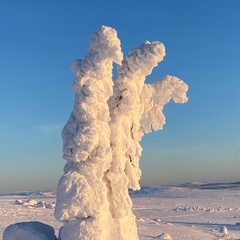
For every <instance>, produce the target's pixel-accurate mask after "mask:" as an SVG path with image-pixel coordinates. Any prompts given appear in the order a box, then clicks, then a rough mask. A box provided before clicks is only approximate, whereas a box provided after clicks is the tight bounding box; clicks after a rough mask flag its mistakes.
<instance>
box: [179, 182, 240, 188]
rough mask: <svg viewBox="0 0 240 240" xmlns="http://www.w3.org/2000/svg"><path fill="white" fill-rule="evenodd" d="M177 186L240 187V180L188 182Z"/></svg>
mask: <svg viewBox="0 0 240 240" xmlns="http://www.w3.org/2000/svg"><path fill="white" fill-rule="evenodd" d="M179 187H185V188H195V189H224V188H240V182H230V183H218V182H217V183H202V182H190V183H184V184H181V185H179Z"/></svg>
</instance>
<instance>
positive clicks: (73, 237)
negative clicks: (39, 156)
mask: <svg viewBox="0 0 240 240" xmlns="http://www.w3.org/2000/svg"><path fill="white" fill-rule="evenodd" d="M164 56H165V48H164V45H163V44H162V43H160V42H149V41H146V42H145V43H143V44H142V45H141V46H140V47H139V48H136V49H133V50H131V51H130V53H129V55H128V56H127V57H126V58H125V59H123V53H122V52H121V47H120V40H119V39H118V37H117V32H116V31H115V30H114V29H112V28H110V27H106V26H102V27H101V28H100V29H99V30H98V31H97V32H96V33H94V34H93V36H92V38H91V41H90V45H89V51H88V55H87V56H86V57H85V58H83V59H82V60H75V61H74V62H73V64H72V67H71V69H72V71H73V72H74V74H75V79H74V83H73V91H74V93H75V102H74V108H73V112H72V113H71V115H70V118H69V120H68V122H67V124H66V125H65V127H64V129H63V131H62V138H63V158H64V159H66V160H67V163H66V165H65V167H64V175H63V176H62V178H61V179H60V180H59V184H58V190H57V203H56V208H55V217H56V218H57V219H59V220H60V221H62V222H63V225H64V226H63V228H62V230H61V239H62V240H83V239H84V240H106V239H114V240H129V239H131V240H135V239H138V234H137V226H136V219H135V216H134V214H133V213H132V209H131V208H132V201H131V199H130V197H129V193H128V189H129V188H131V189H133V190H137V189H139V188H140V186H139V180H140V176H141V170H140V168H139V158H140V156H141V151H142V148H141V146H140V144H139V142H140V141H141V139H142V137H143V135H144V133H149V132H151V130H152V129H153V130H160V129H162V128H163V125H164V124H165V117H164V115H163V113H162V110H163V107H164V105H165V104H166V103H167V102H169V101H170V99H173V100H174V102H176V103H184V102H186V101H187V97H186V92H187V89H188V86H187V85H186V84H185V83H184V82H183V81H182V80H180V79H179V78H177V77H173V76H165V77H164V78H163V79H162V80H159V81H154V82H153V83H151V84H144V81H145V78H146V76H147V75H149V74H151V72H152V69H153V68H154V67H156V66H157V65H158V63H159V62H160V61H162V60H163V57H164ZM113 63H116V64H117V66H118V67H117V70H118V76H117V77H116V78H115V79H112V78H113V77H112V68H113Z"/></svg>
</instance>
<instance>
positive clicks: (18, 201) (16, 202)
mask: <svg viewBox="0 0 240 240" xmlns="http://www.w3.org/2000/svg"><path fill="white" fill-rule="evenodd" d="M22 203H23V201H22V200H18V199H17V200H16V201H15V204H16V205H22Z"/></svg>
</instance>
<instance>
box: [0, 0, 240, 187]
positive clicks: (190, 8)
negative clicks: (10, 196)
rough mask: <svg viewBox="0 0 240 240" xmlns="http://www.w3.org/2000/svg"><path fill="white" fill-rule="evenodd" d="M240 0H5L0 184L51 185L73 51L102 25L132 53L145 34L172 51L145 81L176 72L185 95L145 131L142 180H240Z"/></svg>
mask: <svg viewBox="0 0 240 240" xmlns="http://www.w3.org/2000/svg"><path fill="white" fill-rule="evenodd" d="M239 9H240V1H239V0H231V1H229V0H211V1H209V0H201V1H193V0H182V1H179V0H150V1H146V0H145V1H142V0H131V1H130V0H121V1H114V0H111V1H110V0H105V1H99V0H81V1H78V0H69V1H56V0H53V1H47V0H42V1H27V0H21V1H18V0H2V1H1V2H0V33H1V34H0V83H1V85H0V91H1V93H0V161H1V166H0V192H3V191H22V190H47V189H48V190H53V189H55V188H56V185H57V182H58V179H59V178H60V176H61V175H62V169H63V166H64V164H65V160H63V159H62V158H61V156H62V140H61V136H60V135H61V130H62V128H63V126H64V124H65V123H66V122H67V120H68V118H69V115H70V112H71V111H72V108H73V97H74V96H73V93H72V90H71V85H72V82H73V74H72V72H71V71H70V64H71V62H72V60H73V59H76V58H83V57H84V56H85V55H86V53H87V47H88V42H89V39H90V37H91V35H92V33H93V32H95V31H96V30H97V29H98V28H99V27H100V26H101V25H107V26H110V27H113V28H115V29H116V30H117V32H118V36H119V38H120V39H121V45H122V50H123V52H124V54H125V56H126V54H127V52H128V51H129V50H130V49H131V48H135V47H138V46H139V45H140V44H141V43H142V42H144V41H145V40H149V41H155V40H158V41H161V42H163V43H164V45H165V47H166V52H167V55H166V57H165V59H164V61H163V62H161V63H160V64H159V66H158V67H157V68H155V69H154V71H153V73H152V75H151V76H149V77H148V78H147V82H150V81H152V80H156V79H161V78H162V77H163V76H164V75H166V74H169V75H175V76H177V77H179V78H181V79H183V80H184V81H185V82H186V83H187V84H188V85H189V91H188V97H189V102H188V103H186V104H183V105H180V104H173V103H171V102H170V103H169V104H168V105H166V107H165V109H164V113H165V116H166V119H167V123H166V125H165V128H164V130H163V131H159V132H152V133H151V134H148V135H146V136H144V139H143V141H142V146H143V149H144V150H143V155H142V158H141V160H140V162H141V168H142V172H143V176H142V180H141V184H142V185H161V184H178V183H184V182H189V181H215V182H216V181H224V182H230V181H240V107H239V106H240V67H239V63H240V28H239V26H240V14H239Z"/></svg>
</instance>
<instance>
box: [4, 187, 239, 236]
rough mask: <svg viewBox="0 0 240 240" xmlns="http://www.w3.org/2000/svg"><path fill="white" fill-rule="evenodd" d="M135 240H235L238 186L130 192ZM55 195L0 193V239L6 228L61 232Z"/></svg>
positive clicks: (148, 188) (171, 188)
mask: <svg viewBox="0 0 240 240" xmlns="http://www.w3.org/2000/svg"><path fill="white" fill-rule="evenodd" d="M130 195H131V198H132V200H133V212H134V214H135V215H136V217H137V224H138V231H139V239H141V240H143V239H173V240H202V239H204V240H213V239H214V240H216V239H217V240H220V239H222V240H223V239H234V240H237V239H240V204H239V199H240V185H239V183H233V184H202V183H192V184H185V185H182V186H180V187H165V186H164V187H142V189H141V190H140V191H136V192H130ZM55 201H56V194H55V193H53V192H21V193H10V194H0V235H1V236H2V234H3V231H4V229H5V228H6V227H7V226H9V225H10V224H14V223H17V222H29V221H39V222H42V223H45V224H48V225H50V226H52V227H53V228H54V229H55V233H56V235H58V231H59V229H60V227H61V223H59V222H58V221H57V220H56V219H55V218H54V203H55Z"/></svg>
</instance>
